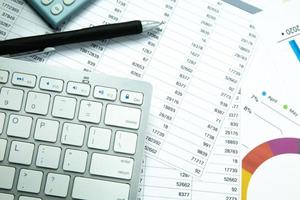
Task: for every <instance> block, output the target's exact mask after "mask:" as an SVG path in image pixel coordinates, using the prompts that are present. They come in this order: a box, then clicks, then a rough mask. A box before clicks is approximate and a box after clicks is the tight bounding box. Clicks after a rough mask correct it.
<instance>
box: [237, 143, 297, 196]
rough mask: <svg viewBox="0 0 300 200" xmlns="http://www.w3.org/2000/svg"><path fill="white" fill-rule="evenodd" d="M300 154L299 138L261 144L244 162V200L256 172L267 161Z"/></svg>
mask: <svg viewBox="0 0 300 200" xmlns="http://www.w3.org/2000/svg"><path fill="white" fill-rule="evenodd" d="M284 154H300V139H299V138H279V139H274V140H270V141H268V142H265V143H263V144H260V145H259V146H257V147H256V148H254V149H253V150H252V151H250V152H249V153H248V154H247V155H246V156H245V157H244V159H243V162H242V200H247V193H248V187H249V183H250V181H251V178H252V176H253V175H254V173H255V172H256V170H257V169H258V168H259V167H260V166H261V165H262V164H263V163H264V162H266V161H267V160H269V159H271V158H273V157H276V156H280V155H284Z"/></svg>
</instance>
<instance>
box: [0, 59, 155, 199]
mask: <svg viewBox="0 0 300 200" xmlns="http://www.w3.org/2000/svg"><path fill="white" fill-rule="evenodd" d="M0 89H1V90H0V200H52V199H86V200H100V199H101V200H102V199H103V200H134V199H136V196H137V192H138V184H139V174H140V170H141V161H142V156H143V149H144V140H145V135H144V133H145V128H146V123H147V117H148V115H149V107H150V100H151V92H152V89H151V86H150V85H149V84H148V83H145V82H140V81H133V80H129V79H123V78H116V77H111V76H106V75H103V74H97V73H84V72H78V71H75V70H73V69H69V68H60V67H52V66H47V65H41V64H33V63H28V62H23V61H14V60H10V59H4V58H0Z"/></svg>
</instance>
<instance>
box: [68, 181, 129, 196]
mask: <svg viewBox="0 0 300 200" xmlns="http://www.w3.org/2000/svg"><path fill="white" fill-rule="evenodd" d="M87 186H88V187H87ZM129 190H130V186H129V185H128V184H123V183H115V182H109V181H102V180H95V179H89V178H81V177H76V178H75V181H74V186H73V191H72V197H73V198H76V199H99V194H101V199H105V200H117V199H120V200H121V199H122V200H128V196H129Z"/></svg>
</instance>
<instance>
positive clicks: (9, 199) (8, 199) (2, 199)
mask: <svg viewBox="0 0 300 200" xmlns="http://www.w3.org/2000/svg"><path fill="white" fill-rule="evenodd" d="M14 198H15V197H14V195H12V194H4V193H0V200H14Z"/></svg>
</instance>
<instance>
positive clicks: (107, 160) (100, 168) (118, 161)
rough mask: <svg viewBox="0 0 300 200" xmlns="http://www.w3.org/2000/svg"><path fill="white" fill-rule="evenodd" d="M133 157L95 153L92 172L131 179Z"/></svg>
mask: <svg viewBox="0 0 300 200" xmlns="http://www.w3.org/2000/svg"><path fill="white" fill-rule="evenodd" d="M133 162H134V161H133V159H131V158H125V157H118V156H110V155H105V154H98V153H94V154H93V156H92V161H91V168H90V173H91V174H93V175H99V176H107V177H113V178H120V179H127V180H129V179H131V174H132V169H133Z"/></svg>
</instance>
